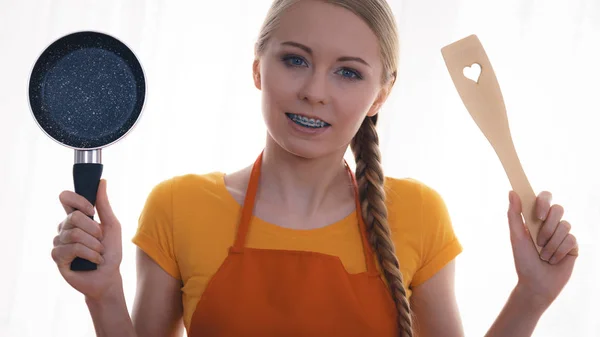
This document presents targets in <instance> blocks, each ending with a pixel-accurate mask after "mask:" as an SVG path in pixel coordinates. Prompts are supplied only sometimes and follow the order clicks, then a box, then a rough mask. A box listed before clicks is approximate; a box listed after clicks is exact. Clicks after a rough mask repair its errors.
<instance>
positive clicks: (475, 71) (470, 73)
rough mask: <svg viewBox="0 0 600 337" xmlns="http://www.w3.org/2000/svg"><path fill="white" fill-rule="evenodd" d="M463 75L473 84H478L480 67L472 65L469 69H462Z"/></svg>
mask: <svg viewBox="0 0 600 337" xmlns="http://www.w3.org/2000/svg"><path fill="white" fill-rule="evenodd" d="M463 75H465V77H466V78H468V79H470V80H471V81H473V82H475V83H479V77H480V76H481V66H480V65H479V64H478V63H473V64H472V65H471V66H470V67H465V68H464V69H463Z"/></svg>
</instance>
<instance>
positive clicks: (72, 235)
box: [55, 228, 104, 254]
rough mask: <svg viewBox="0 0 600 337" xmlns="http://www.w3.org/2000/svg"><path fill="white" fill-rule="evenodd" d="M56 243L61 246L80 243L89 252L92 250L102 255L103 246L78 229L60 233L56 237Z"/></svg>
mask: <svg viewBox="0 0 600 337" xmlns="http://www.w3.org/2000/svg"><path fill="white" fill-rule="evenodd" d="M58 242H59V243H60V244H63V245H65V244H70V243H81V244H82V245H84V246H86V247H88V248H89V249H91V250H94V251H96V252H98V253H100V254H104V245H102V243H101V242H100V241H99V240H98V239H96V238H95V237H93V236H91V235H90V234H88V233H86V232H84V231H83V230H82V229H80V228H72V229H68V230H64V231H62V232H61V233H60V234H59V235H58ZM55 246H56V245H55Z"/></svg>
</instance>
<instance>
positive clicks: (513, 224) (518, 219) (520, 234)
mask: <svg viewBox="0 0 600 337" xmlns="http://www.w3.org/2000/svg"><path fill="white" fill-rule="evenodd" d="M508 200H509V205H508V212H507V217H508V226H509V228H510V238H511V240H512V241H515V240H516V241H520V240H523V239H527V238H528V234H527V229H526V227H525V222H524V221H523V216H522V215H521V212H522V208H521V207H522V206H521V198H519V195H518V194H517V193H516V192H515V191H510V192H508Z"/></svg>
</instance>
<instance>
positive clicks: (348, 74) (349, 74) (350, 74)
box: [338, 68, 362, 80]
mask: <svg viewBox="0 0 600 337" xmlns="http://www.w3.org/2000/svg"><path fill="white" fill-rule="evenodd" d="M338 74H340V75H342V77H345V78H347V79H350V80H360V79H362V76H360V74H359V73H358V72H357V71H354V70H352V69H349V68H342V69H340V71H338Z"/></svg>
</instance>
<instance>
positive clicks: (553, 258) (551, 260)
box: [550, 256, 556, 264]
mask: <svg viewBox="0 0 600 337" xmlns="http://www.w3.org/2000/svg"><path fill="white" fill-rule="evenodd" d="M555 263H556V256H553V257H552V258H551V259H550V264H555Z"/></svg>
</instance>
